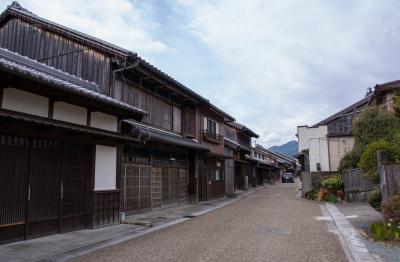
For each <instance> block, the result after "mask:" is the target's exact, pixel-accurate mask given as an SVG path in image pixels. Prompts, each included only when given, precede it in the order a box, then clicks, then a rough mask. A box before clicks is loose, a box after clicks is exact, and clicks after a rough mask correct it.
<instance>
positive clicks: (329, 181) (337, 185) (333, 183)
mask: <svg viewBox="0 0 400 262" xmlns="http://www.w3.org/2000/svg"><path fill="white" fill-rule="evenodd" d="M321 186H322V187H324V188H326V189H328V190H329V191H337V190H341V189H343V186H344V182H343V179H342V177H341V176H340V175H333V176H328V177H325V178H324V179H322V180H321Z"/></svg>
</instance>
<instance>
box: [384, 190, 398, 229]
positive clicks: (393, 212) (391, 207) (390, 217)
mask: <svg viewBox="0 0 400 262" xmlns="http://www.w3.org/2000/svg"><path fill="white" fill-rule="evenodd" d="M382 210H383V215H384V217H385V219H386V221H391V222H394V223H399V224H400V195H395V196H394V197H392V198H391V199H390V200H389V201H388V202H387V203H385V204H383V205H382Z"/></svg>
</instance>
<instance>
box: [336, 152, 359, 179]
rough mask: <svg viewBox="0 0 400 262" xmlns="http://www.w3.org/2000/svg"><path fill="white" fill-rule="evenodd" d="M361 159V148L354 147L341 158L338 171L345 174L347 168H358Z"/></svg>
mask: <svg viewBox="0 0 400 262" xmlns="http://www.w3.org/2000/svg"><path fill="white" fill-rule="evenodd" d="M359 160H360V152H359V150H355V149H353V150H351V151H350V152H347V153H346V154H345V155H344V156H343V158H342V159H341V160H340V163H339V167H338V172H339V173H340V174H344V172H345V171H346V170H349V169H354V168H356V167H357V164H358V161H359Z"/></svg>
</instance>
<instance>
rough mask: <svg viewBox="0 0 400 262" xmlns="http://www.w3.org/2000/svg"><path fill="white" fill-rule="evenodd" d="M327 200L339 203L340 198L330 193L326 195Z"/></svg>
mask: <svg viewBox="0 0 400 262" xmlns="http://www.w3.org/2000/svg"><path fill="white" fill-rule="evenodd" d="M325 201H326V202H330V203H335V204H336V203H337V202H338V201H339V200H338V198H337V196H335V195H333V194H329V195H327V196H326V197H325Z"/></svg>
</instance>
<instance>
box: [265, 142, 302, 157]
mask: <svg viewBox="0 0 400 262" xmlns="http://www.w3.org/2000/svg"><path fill="white" fill-rule="evenodd" d="M297 147H298V143H297V141H296V140H292V141H289V142H287V143H286V144H283V145H280V146H271V147H270V148H268V149H269V150H271V151H273V152H278V153H281V154H285V155H287V156H294V155H295V154H296V153H297V150H298V149H297Z"/></svg>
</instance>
